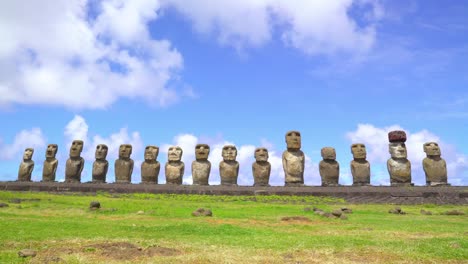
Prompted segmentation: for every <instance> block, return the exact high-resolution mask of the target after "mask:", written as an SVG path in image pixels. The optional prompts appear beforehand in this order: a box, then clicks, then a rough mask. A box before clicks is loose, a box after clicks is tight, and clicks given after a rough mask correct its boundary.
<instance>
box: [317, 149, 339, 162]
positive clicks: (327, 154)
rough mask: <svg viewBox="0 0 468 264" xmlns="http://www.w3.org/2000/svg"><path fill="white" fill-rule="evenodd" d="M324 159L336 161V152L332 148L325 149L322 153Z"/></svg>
mask: <svg viewBox="0 0 468 264" xmlns="http://www.w3.org/2000/svg"><path fill="white" fill-rule="evenodd" d="M320 154H321V155H322V158H323V159H324V160H335V159H336V151H335V149H334V148H332V147H324V148H322V150H321V151H320Z"/></svg>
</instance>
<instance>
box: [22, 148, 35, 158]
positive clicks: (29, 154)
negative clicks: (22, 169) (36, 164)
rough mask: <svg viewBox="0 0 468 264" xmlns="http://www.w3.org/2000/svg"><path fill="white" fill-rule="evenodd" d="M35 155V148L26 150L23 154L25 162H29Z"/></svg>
mask: <svg viewBox="0 0 468 264" xmlns="http://www.w3.org/2000/svg"><path fill="white" fill-rule="evenodd" d="M33 154H34V149H33V148H26V149H25V150H24V153H23V160H24V161H29V160H31V159H32V156H33Z"/></svg>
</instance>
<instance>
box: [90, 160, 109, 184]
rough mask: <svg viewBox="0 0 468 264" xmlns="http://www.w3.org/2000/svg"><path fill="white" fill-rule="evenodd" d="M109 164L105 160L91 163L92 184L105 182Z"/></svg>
mask: <svg viewBox="0 0 468 264" xmlns="http://www.w3.org/2000/svg"><path fill="white" fill-rule="evenodd" d="M108 168H109V162H108V161H107V160H96V161H94V163H93V173H92V174H93V182H106V175H107V170H108Z"/></svg>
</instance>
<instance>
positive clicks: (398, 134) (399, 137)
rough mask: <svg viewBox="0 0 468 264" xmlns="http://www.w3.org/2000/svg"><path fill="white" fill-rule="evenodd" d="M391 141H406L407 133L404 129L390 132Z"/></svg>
mask: <svg viewBox="0 0 468 264" xmlns="http://www.w3.org/2000/svg"><path fill="white" fill-rule="evenodd" d="M388 141H389V142H403V143H404V142H406V133H405V131H402V130H394V131H391V132H389V133H388Z"/></svg>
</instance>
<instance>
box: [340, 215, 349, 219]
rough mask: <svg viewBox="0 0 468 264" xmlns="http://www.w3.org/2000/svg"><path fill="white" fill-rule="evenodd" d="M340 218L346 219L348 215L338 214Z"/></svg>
mask: <svg viewBox="0 0 468 264" xmlns="http://www.w3.org/2000/svg"><path fill="white" fill-rule="evenodd" d="M340 219H341V220H348V217H347V216H346V215H345V214H342V215H340Z"/></svg>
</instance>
